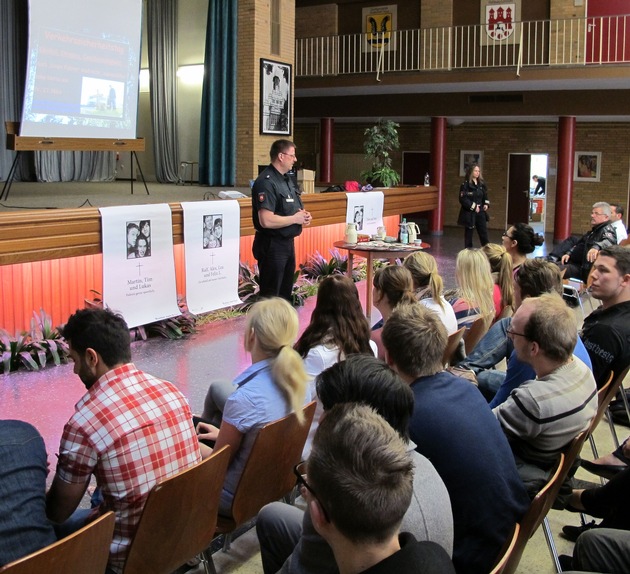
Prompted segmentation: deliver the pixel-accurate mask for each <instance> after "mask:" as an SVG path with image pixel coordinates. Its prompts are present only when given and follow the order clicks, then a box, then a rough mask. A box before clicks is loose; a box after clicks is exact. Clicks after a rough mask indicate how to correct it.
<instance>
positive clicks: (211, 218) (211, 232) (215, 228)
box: [203, 213, 223, 249]
mask: <svg viewBox="0 0 630 574" xmlns="http://www.w3.org/2000/svg"><path fill="white" fill-rule="evenodd" d="M222 246H223V215H222V214H220V213H218V214H213V215H204V216H203V248H204V249H216V248H217V247H222Z"/></svg>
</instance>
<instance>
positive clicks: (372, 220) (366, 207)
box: [346, 191, 385, 235]
mask: <svg viewBox="0 0 630 574" xmlns="http://www.w3.org/2000/svg"><path fill="white" fill-rule="evenodd" d="M346 197H347V198H348V207H347V210H346V223H353V222H354V223H356V224H357V232H358V233H364V234H366V235H376V231H377V228H379V227H381V226H382V225H383V205H384V202H385V196H384V195H383V192H382V191H368V192H359V193H346Z"/></svg>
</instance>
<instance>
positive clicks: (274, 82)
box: [260, 58, 292, 136]
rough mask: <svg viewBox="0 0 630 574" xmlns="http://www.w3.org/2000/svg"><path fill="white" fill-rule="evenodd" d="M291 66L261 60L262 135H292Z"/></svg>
mask: <svg viewBox="0 0 630 574" xmlns="http://www.w3.org/2000/svg"><path fill="white" fill-rule="evenodd" d="M291 90H292V76H291V64H283V63H281V62H274V61H273V60H266V59H265V58H261V59H260V133H261V134H273V135H284V136H288V135H290V134H291V120H292V117H291V113H292V112H291V100H292V98H291V96H292V92H291Z"/></svg>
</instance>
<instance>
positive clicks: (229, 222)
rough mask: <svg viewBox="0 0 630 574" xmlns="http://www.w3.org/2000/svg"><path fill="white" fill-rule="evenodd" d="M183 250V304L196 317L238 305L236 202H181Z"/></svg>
mask: <svg viewBox="0 0 630 574" xmlns="http://www.w3.org/2000/svg"><path fill="white" fill-rule="evenodd" d="M182 209H183V211H184V245H185V248H186V303H187V305H188V310H189V311H190V312H191V313H193V314H195V315H197V314H199V313H206V312H208V311H214V310H215V309H222V308H223V307H229V306H231V305H239V304H240V303H242V301H241V300H240V299H239V298H238V262H239V244H240V227H241V208H240V207H239V204H238V201H234V200H221V201H194V202H184V203H182Z"/></svg>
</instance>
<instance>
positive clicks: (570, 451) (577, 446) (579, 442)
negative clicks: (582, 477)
mask: <svg viewBox="0 0 630 574" xmlns="http://www.w3.org/2000/svg"><path fill="white" fill-rule="evenodd" d="M590 430H591V427H590V426H589V428H588V429H587V430H584V431H582V432H581V433H580V434H579V435H577V436H576V437H575V438H574V439H573V440H572V441H571V442H570V443H569V445H568V447H567V448H566V450H565V452H564V459H563V461H562V464H561V465H560V467H559V468H560V473H559V476H558V482H557V484H555V485H554V487H553V488H552V489H551V490H550V492H551V496H552V499H551V504H552V505H553V503H554V501H555V500H556V497H557V496H558V492H559V491H560V487H561V486H562V484H563V483H564V481H565V479H566V478H567V475H568V474H569V471H570V470H571V468H572V467H573V463H574V462H575V459H576V458H577V457H578V455H579V454H580V451H581V450H582V446H583V445H584V441H585V440H586V437H587V436H588V433H589V432H590ZM543 532H544V534H545V540H546V541H547V547H548V548H549V553H550V554H551V558H552V559H553V561H554V565H555V567H556V572H562V567H561V566H560V560H559V558H558V550H557V549H556V543H555V541H554V539H553V534H552V532H551V527H550V526H549V520H548V519H547V516H546V513H545V516H544V518H543Z"/></svg>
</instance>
